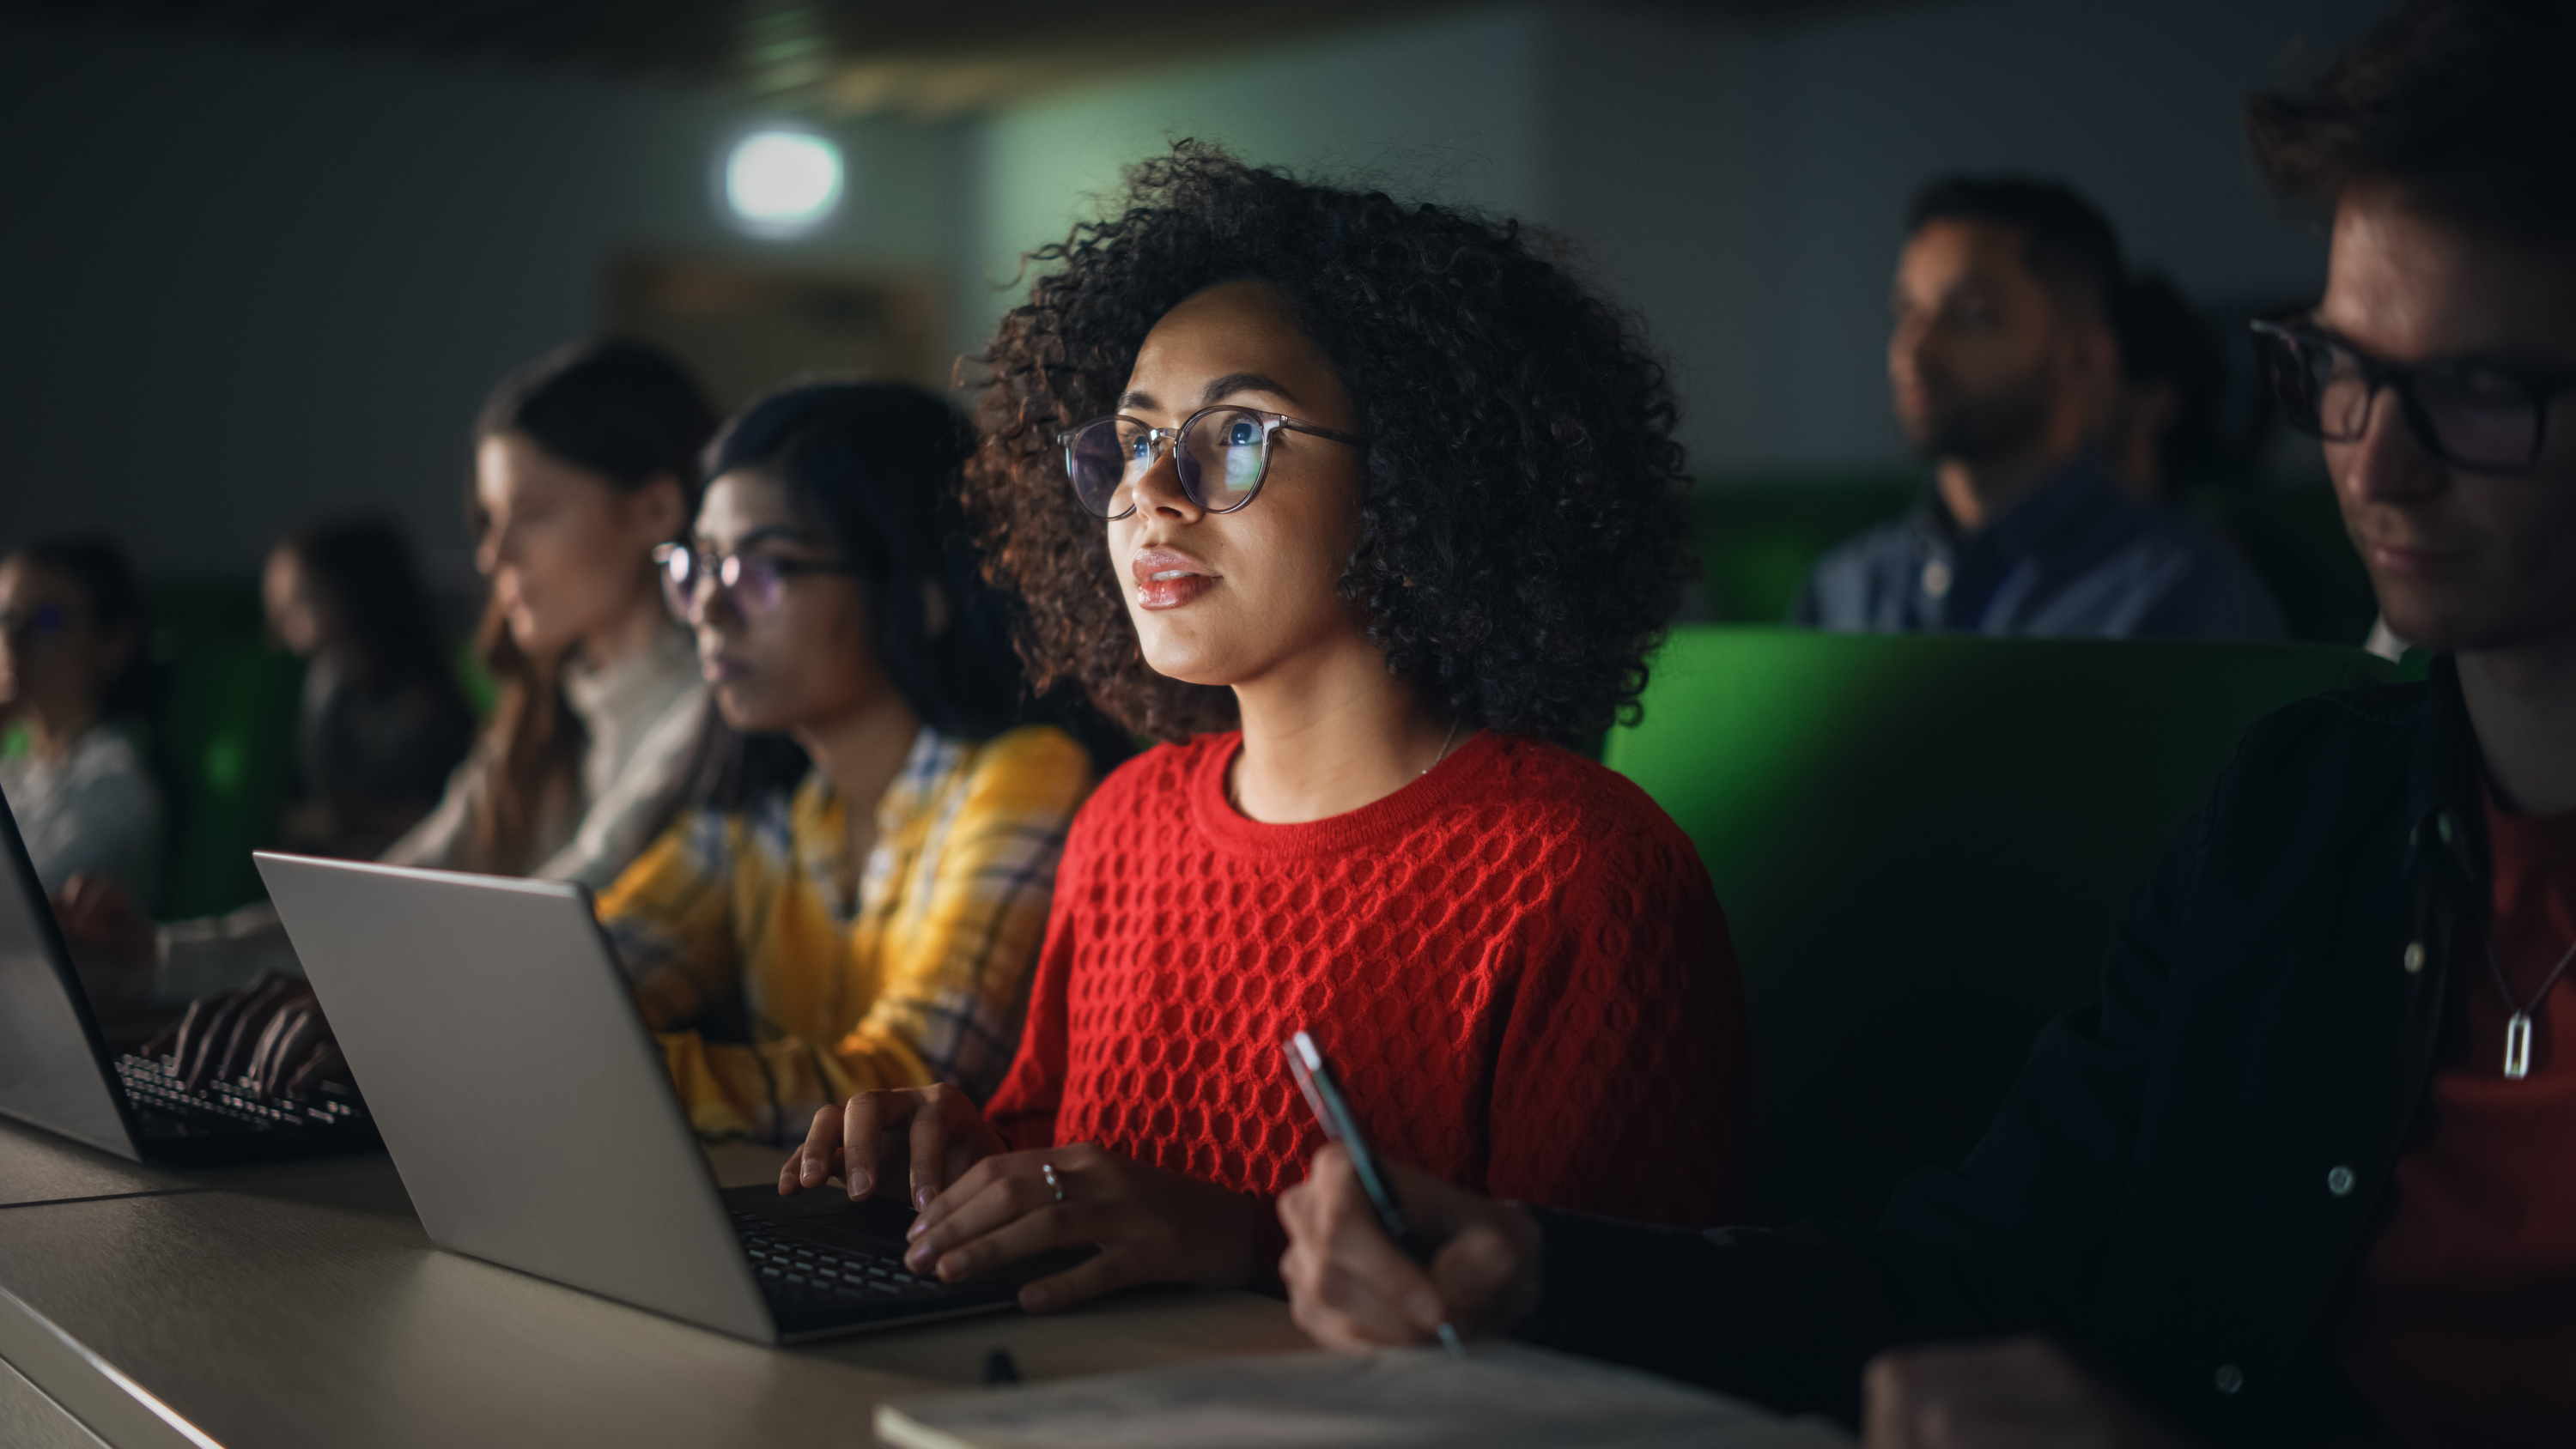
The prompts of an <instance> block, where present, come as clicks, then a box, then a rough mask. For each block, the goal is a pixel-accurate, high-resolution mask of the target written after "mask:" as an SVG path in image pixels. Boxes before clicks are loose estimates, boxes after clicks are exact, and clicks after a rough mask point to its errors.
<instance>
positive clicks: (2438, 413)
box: [2254, 321, 2576, 473]
mask: <svg viewBox="0 0 2576 1449" xmlns="http://www.w3.org/2000/svg"><path fill="white" fill-rule="evenodd" d="M2254 352H2255V356H2256V357H2257V358H2258V359H2259V360H2260V361H2261V363H2262V366H2263V371H2264V373H2265V375H2266V376H2268V377H2269V378H2270V380H2271V383H2272V392H2273V395H2274V396H2276V397H2277V398H2279V399H2280V403H2281V415H2282V417H2283V419H2284V420H2285V421H2287V422H2288V423H2289V425H2290V426H2291V427H2294V428H2296V429H2298V430H2299V431H2300V432H2303V433H2306V434H2307V435H2308V436H2310V437H2312V438H2322V439H2324V440H2325V441H2327V442H2329V443H2350V442H2356V441H2358V440H2359V439H2360V437H2361V435H2362V434H2363V433H2364V432H2366V431H2367V430H2368V429H2369V427H2370V409H2371V406H2372V404H2373V403H2375V402H2376V401H2377V400H2378V398H2379V394H2380V393H2381V392H2382V391H2387V392H2390V393H2394V394H2395V395H2396V397H2397V407H2398V411H2399V412H2400V413H2402V414H2403V415H2404V416H2405V419H2406V425H2407V426H2408V427H2409V428H2411V429H2412V430H2413V431H2414V434H2415V440H2416V441H2417V442H2418V443H2421V444H2422V445H2423V446H2424V450H2425V451H2426V452H2428V453H2431V454H2432V455H2433V456H2434V457H2436V458H2439V459H2441V460H2442V461H2443V462H2445V463H2448V464H2450V465H2451V466H2453V467H2455V468H2465V469H2468V470H2469V471H2471V472H2473V473H2519V472H2522V471H2524V470H2525V469H2528V468H2529V467H2531V466H2532V465H2533V464H2534V463H2537V462H2539V461H2540V449H2541V445H2542V444H2543V443H2544V442H2546V441H2547V426H2546V425H2547V423H2548V421H2549V405H2550V403H2551V402H2552V401H2554V400H2555V399H2556V398H2557V397H2558V395H2559V394H2561V393H2563V392H2566V391H2568V390H2569V389H2570V388H2576V374H2554V375H2552V374H2543V373H2536V372H2527V371H2523V370H2520V369H2516V368H2511V367H2504V366H2500V365H2497V364H2493V363H2487V362H2480V361H2477V360H2475V359H2473V358H2436V359H2435V360H2433V361H2430V362H2419V363H2397V362H2382V361H2381V360H2379V359H2378V358H2376V357H2372V356H2370V355H2368V354H2367V353H2364V352H2362V351H2360V350H2359V349H2357V348H2355V347H2353V346H2352V345H2351V344H2350V343H2347V342H2345V341H2343V340H2342V339H2340V338H2338V337H2335V336H2333V335H2331V334H2329V333H2327V332H2325V331H2323V330H2321V329H2319V328H2316V327H2313V326H2309V325H2307V324H2305V323H2301V322H2295V321H2262V322H2257V323H2255V324H2254Z"/></svg>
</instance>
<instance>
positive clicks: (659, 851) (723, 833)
mask: <svg viewBox="0 0 2576 1449" xmlns="http://www.w3.org/2000/svg"><path fill="white" fill-rule="evenodd" d="M738 832H739V826H738V823H737V822H736V821H734V820H732V819H731V818H729V817H727V816H725V815H723V814H721V813H718V812H716V811H712V810H691V811H686V812H684V813H683V814H682V815H681V816H680V818H679V819H678V820H675V821H673V822H672V824H671V827H670V828H669V829H668V830H665V831H664V832H662V835H661V837H660V838H659V839H657V840H655V841H654V842H653V843H652V844H651V845H649V846H647V847H646V848H645V850H644V853H643V854H642V855H639V856H637V857H636V858H635V862H634V864H632V865H629V866H628V867H627V868H626V869H625V870H624V871H623V872H621V873H620V874H619V875H618V877H617V879H616V881H615V882H614V883H612V884H611V885H610V886H609V888H608V889H607V890H605V891H603V892H601V893H600V895H599V898H598V900H597V902H596V906H597V909H598V913H599V921H600V925H601V926H602V927H604V928H605V929H606V930H607V932H608V939H609V941H610V942H611V943H612V944H613V945H614V946H615V947H616V948H617V959H618V962H619V964H620V965H621V966H623V967H624V968H625V971H626V979H627V981H628V982H629V983H630V985H631V986H632V988H633V990H634V993H635V1004H636V1007H637V1009H638V1010H639V1011H640V1012H641V1013H642V1015H643V1017H644V1022H645V1025H647V1026H649V1027H652V1028H653V1029H654V1030H656V1031H662V1030H668V1029H670V1028H672V1027H675V1026H677V1025H679V1024H680V1023H683V1022H687V1021H691V1020H694V1019H695V1018H696V1017H698V1016H699V1015H700V1014H701V1013H703V1012H704V1011H705V1010H706V1009H707V1008H708V1007H709V1006H711V1005H714V1004H716V1003H719V1002H723V1001H727V1000H729V999H731V998H732V997H733V995H734V994H735V993H736V992H737V991H739V990H740V987H741V980H742V957H741V953H740V952H739V951H738V950H737V949H736V946H735V934H734V921H733V893H734V881H733V874H734V866H735V862H736V858H737V856H738V854H739V850H738V845H739V842H738V840H737V839H736V836H737V834H738Z"/></svg>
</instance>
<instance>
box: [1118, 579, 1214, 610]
mask: <svg viewBox="0 0 2576 1449" xmlns="http://www.w3.org/2000/svg"><path fill="white" fill-rule="evenodd" d="M1215 587H1216V580H1215V579H1212V578H1210V577H1208V576H1207V575H1206V574H1193V573H1172V574H1156V575H1154V576H1153V577H1151V578H1149V579H1147V580H1145V581H1144V582H1143V583H1141V584H1138V585H1137V586H1136V603H1137V606H1138V607H1140V608H1146V609H1177V608H1179V607H1181V606H1182V605H1183V604H1186V603H1189V602H1190V601H1191V600H1193V599H1196V598H1197V597H1198V596H1199V595H1201V594H1204V593H1206V592H1207V591H1208V590H1210V589H1212V588H1215Z"/></svg>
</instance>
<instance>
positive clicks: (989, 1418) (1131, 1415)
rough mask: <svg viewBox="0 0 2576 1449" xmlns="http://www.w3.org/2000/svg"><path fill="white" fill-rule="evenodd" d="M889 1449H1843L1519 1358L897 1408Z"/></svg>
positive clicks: (1213, 1374) (1785, 1425) (1391, 1352)
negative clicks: (1220, 1448)
mask: <svg viewBox="0 0 2576 1449" xmlns="http://www.w3.org/2000/svg"><path fill="white" fill-rule="evenodd" d="M876 1430H877V1437H878V1438H879V1439H880V1440H881V1441H883V1442H885V1443H887V1444H891V1445H895V1446H897V1449H1184V1446H1187V1449H1201V1446H1205V1445H1211V1444H1223V1445H1240V1446H1246V1449H1396V1446H1402V1449H1447V1446H1452V1445H1455V1446H1459V1449H1466V1446H1471V1445H1472V1446H1480V1449H1567V1446H1577V1445H1580V1446H1584V1449H1683V1446H1699V1449H1848V1446H1850V1444H1851V1442H1852V1441H1851V1439H1850V1438H1849V1437H1848V1436H1846V1435H1844V1434H1843V1433H1842V1432H1841V1431H1840V1430H1839V1429H1838V1428H1836V1427H1834V1426H1833V1425H1831V1424H1828V1423H1826V1422H1824V1421H1822V1420H1816V1419H1794V1420H1793V1419H1782V1418H1779V1417H1776V1416H1774V1415H1771V1414H1768V1413H1765V1412H1763V1411H1761V1410H1759V1409H1755V1408H1753V1407H1751V1406H1749V1405H1746V1404H1743V1403H1740V1402H1738V1401H1736V1400H1733V1399H1728V1398H1723V1397H1720V1396H1719V1395H1716V1394H1711V1393H1706V1392H1704V1391H1702V1390H1699V1389H1694V1388H1690V1387H1687V1386H1685V1385H1682V1384H1677V1383H1674V1382H1672V1381H1670V1380H1668V1379H1659V1378H1654V1377H1650V1376H1648V1375H1645V1374H1640V1373H1633V1372H1630V1371H1628V1370H1626V1369H1619V1368H1612V1367H1610V1366H1608V1365H1605V1364H1599V1363H1594V1362H1592V1361H1590V1360H1587V1359H1578V1358H1569V1357H1566V1356H1564V1355H1561V1354H1553V1353H1548V1352H1546V1351H1544V1350H1541V1349H1534V1348H1527V1347H1523V1346H1520V1345H1517V1344H1498V1345H1479V1346H1478V1347H1477V1348H1475V1349H1474V1350H1473V1352H1472V1353H1471V1354H1470V1356H1469V1357H1468V1358H1467V1359H1466V1360H1465V1361H1463V1362H1461V1361H1458V1360H1454V1359H1451V1358H1450V1357H1448V1356H1447V1355H1446V1354H1444V1353H1441V1352H1440V1351H1438V1350H1436V1349H1380V1350H1376V1351H1374V1352H1370V1353H1288V1354H1264V1355H1260V1356H1257V1357H1251V1358H1228V1359H1202V1360H1199V1361H1197V1362H1194V1363H1187V1364H1180V1365H1175V1366H1173V1367H1170V1368H1160V1369H1147V1370H1143V1371H1140V1372H1136V1373H1124V1374H1104V1375H1100V1376H1098V1377H1093V1378H1079V1379H1066V1380H1062V1381H1060V1382H1056V1383H1048V1384H1031V1385H1025V1386H1019V1387H1012V1388H1001V1389H987V1390H983V1391H980V1392H975V1393H964V1394H951V1395H946V1396H943V1397H939V1398H928V1399H914V1400H907V1401H905V1402H902V1403H897V1404H886V1405H882V1406H880V1407H879V1408H878V1410H877V1419H876Z"/></svg>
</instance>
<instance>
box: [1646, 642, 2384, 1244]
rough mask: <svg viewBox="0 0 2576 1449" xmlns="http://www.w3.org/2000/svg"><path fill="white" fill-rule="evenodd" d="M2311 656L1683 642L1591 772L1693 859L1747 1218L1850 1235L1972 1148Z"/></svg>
mask: <svg viewBox="0 0 2576 1449" xmlns="http://www.w3.org/2000/svg"><path fill="white" fill-rule="evenodd" d="M2392 673H2393V671H2392V670H2391V669H2390V667H2389V666H2388V665H2386V664H2385V663H2384V662H2383V661H2380V660H2377V659H2374V658H2372V657H2371V656H2369V655H2366V654H2363V653H2361V652H2359V651H2358V650H2346V649H2333V648H2326V647H2322V646H2313V645H2256V644H2205V643H2166V642H2101V641H2058V640H1990V639H1977V638H1963V637H1958V636H1920V635H1917V636H1903V637H1886V636H1865V635H1840V634H1819V633H1807V632H1802V631H1794V630H1786V629H1762V628H1733V627H1725V626H1713V627H1698V628H1687V629H1682V630H1678V631H1676V632H1675V634H1674V636H1673V638H1672V640H1671V642H1670V643H1669V644H1668V645H1666V646H1665V648H1664V650H1663V652H1662V653H1661V654H1660V655H1659V656H1658V658H1657V659H1656V661H1655V667H1654V675H1653V679H1652V682H1651V684H1650V685H1649V687H1648V689H1647V691H1646V695H1645V701H1644V703H1645V715H1644V718H1643V719H1642V721H1641V722H1640V723H1638V724H1637V725H1635V726H1633V727H1625V728H1620V729H1616V730H1613V731H1612V732H1611V735H1610V739H1609V741H1608V743H1607V746H1606V748H1605V754H1604V759H1605V761H1606V763H1608V764H1609V765H1610V766H1611V767H1612V768H1613V769H1616V770H1618V771H1620V772H1621V773H1623V774H1625V775H1627V776H1628V777H1629V778H1630V779H1633V780H1635V781H1636V782H1637V783H1638V784H1639V785H1640V786H1642V787H1644V789H1645V790H1646V791H1647V793H1648V794H1650V795H1652V796H1653V797H1654V798H1655V800H1656V801H1657V802H1658V803H1660V804H1661V805H1662V806H1663V807H1664V809H1665V810H1666V811H1667V812H1669V813H1670V814H1671V815H1672V817H1673V818H1674V819H1675V820H1676V821H1678V822H1680V824H1681V826H1682V828H1683V829H1684V830H1685V831H1687V832H1688V833H1689V834H1690V836H1691V838H1692V840H1693V841H1694V842H1695V843H1696V844H1697V845H1698V847H1699V854H1700V859H1701V860H1702V861H1703V862H1704V863H1705V864H1706V865H1707V866H1708V869H1709V872H1710V874H1711V876H1712V877H1714V879H1715V881H1716V886H1717V895H1718V900H1719V902H1720V904H1721V905H1722V906H1723V907H1724V908H1725V911H1726V915H1727V921H1728V926H1729V930H1730V932H1731V934H1732V936H1733V939H1734V943H1735V949H1736V955H1737V959H1738V961H1739V963H1740V966H1741V969H1742V971H1743V975H1744V983H1745V991H1746V995H1747V998H1748V1004H1749V1006H1750V1009H1751V1014H1752V1040H1753V1062H1754V1080H1755V1101H1754V1112H1755V1121H1756V1131H1755V1147H1754V1157H1755V1162H1754V1166H1755V1179H1754V1193H1755V1202H1756V1218H1757V1220H1759V1221H1768V1222H1778V1221H1787V1220H1791V1219H1794V1218H1798V1217H1804V1216H1811V1215H1824V1216H1831V1217H1837V1218H1842V1219H1846V1220H1851V1221H1860V1222H1867V1221H1872V1220H1875V1218H1876V1217H1877V1214H1878V1212H1879V1210H1880V1208H1881V1207H1882V1206H1883V1204H1884V1203H1885V1201H1886V1199H1887V1196H1888V1194H1889V1192H1890V1190H1892V1189H1893V1188H1894V1187H1895V1186H1896V1184H1897V1183H1898V1182H1899V1181H1901V1180H1902V1179H1903V1178H1904V1177H1905V1176H1907V1175H1908V1174H1909V1173H1911V1172H1913V1171H1914V1170H1915V1169H1917V1168H1920V1167H1924V1166H1927V1165H1932V1164H1940V1163H1950V1162H1955V1161H1957V1160H1958V1159H1959V1158H1960V1157H1961V1156H1963V1155H1964V1154H1965V1153H1966V1152H1967V1150H1968V1149H1969V1148H1970V1147H1972V1146H1974V1145H1975V1143H1976V1140H1977V1137H1978V1136H1979V1134H1980V1133H1981V1132H1982V1131H1983V1130H1984V1127H1985V1125H1986V1122H1987V1121H1988V1119H1989V1118H1990V1117H1991V1116H1992V1115H1993V1113H1994V1111H1995V1108H1996V1107H1997V1105H1998V1104H1999V1103H2000V1102H2001V1101H2002V1099H2003V1097H2004V1094H2005V1091H2006V1089H2007V1088H2008V1087H2009V1086H2010V1085H2011V1083H2012V1080H2013V1078H2014V1076H2015V1075H2016V1074H2017V1073H2018V1072H2019V1070H2020V1068H2021V1065H2022V1062H2023V1060H2024V1059H2025V1058H2026V1057H2027V1055H2028V1053H2029V1050H2030V1046H2031V1042H2032V1039H2033V1037H2034V1036H2035V1035H2036V1034H2037V1033H2038V1031H2039V1029H2040V1027H2041V1026H2042V1025H2043V1024H2045V1023H2046V1022H2047V1021H2048V1020H2049V1018H2051V1017H2053V1016H2055V1015H2057V1014H2058V1013H2060V1012H2063V1011H2065V1010H2068V1009H2069V1008H2072V1007H2075V1006H2079V1005H2082V1004H2084V1003H2085V1002H2087V1001H2090V1000H2092V999H2094V997H2095V996H2096V995H2097V992H2098V981H2099V975H2100V971H2101V967H2102V963H2103V959H2104V955H2105V952H2106V950H2107V948H2108V945H2109V942H2110V939H2111V933H2112V927H2113V922H2114V918H2115V916H2116V914H2117V912H2118V910H2119V908H2120V905H2121V904H2122V902H2123V901H2124V900H2125V899H2126V897H2127V896H2128V894H2129V893H2130V891H2131V890H2133V889H2134V888H2135V887H2136V886H2137V885H2139V884H2140V883H2141V882H2143V881H2144V880H2145V879H2146V877H2147V874H2148V872H2149V870H2150V868H2151V867H2152V865H2153V864H2154V862H2155V860H2156V858H2157V856H2158V854H2159V853H2160V852H2161V851H2162V850H2163V848H2164V847H2165V845H2166V843H2167V842H2168V841H2169V840H2170V839H2171V837H2172V836H2173V835H2174V833H2175V831H2176V829H2177V828H2178V827H2179V826H2181V825H2182V824H2183V822H2184V821H2185V820H2186V819H2187V818H2188V817H2189V816H2190V814H2191V813H2192V811H2193V810H2194V809H2196V808H2197V807H2198V805H2199V803H2200V801H2201V799H2202V798H2203V796H2204V795H2205V794H2206V793H2207V792H2208V790H2209V787H2210V785H2211V783H2212V781H2213V780H2214V779H2215V778H2216V777H2217V775H2218V773H2219V771H2220V769H2221V768H2222V767H2223V766H2224V765H2225V764H2226V763H2227V761H2228V759H2229V758H2230V756H2231V755H2232V754H2233V753H2234V751H2235V748H2236V743H2237V740H2238V737H2239V736H2240V735H2241V734H2242V733H2243V732H2244V730H2245V728H2246V726H2248V725H2249V724H2251V723H2253V722H2254V721H2255V720H2256V719H2258V718H2260V717H2261V716H2263V715H2265V714H2267V713H2269V712H2271V711H2273V710H2275V709H2278V708H2280V707H2281V706H2282V705H2285V704H2288V703H2290V702H2291V701H2293V700H2296V699H2299V698H2301V697H2304V696H2307V695H2311V694H2315V693H2318V692H2320V691H2323V690H2327V689H2333V688H2337V687H2341V686H2345V685H2351V684H2358V683H2370V682H2377V681H2381V680H2385V679H2387V678H2390V677H2391V676H2392Z"/></svg>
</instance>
